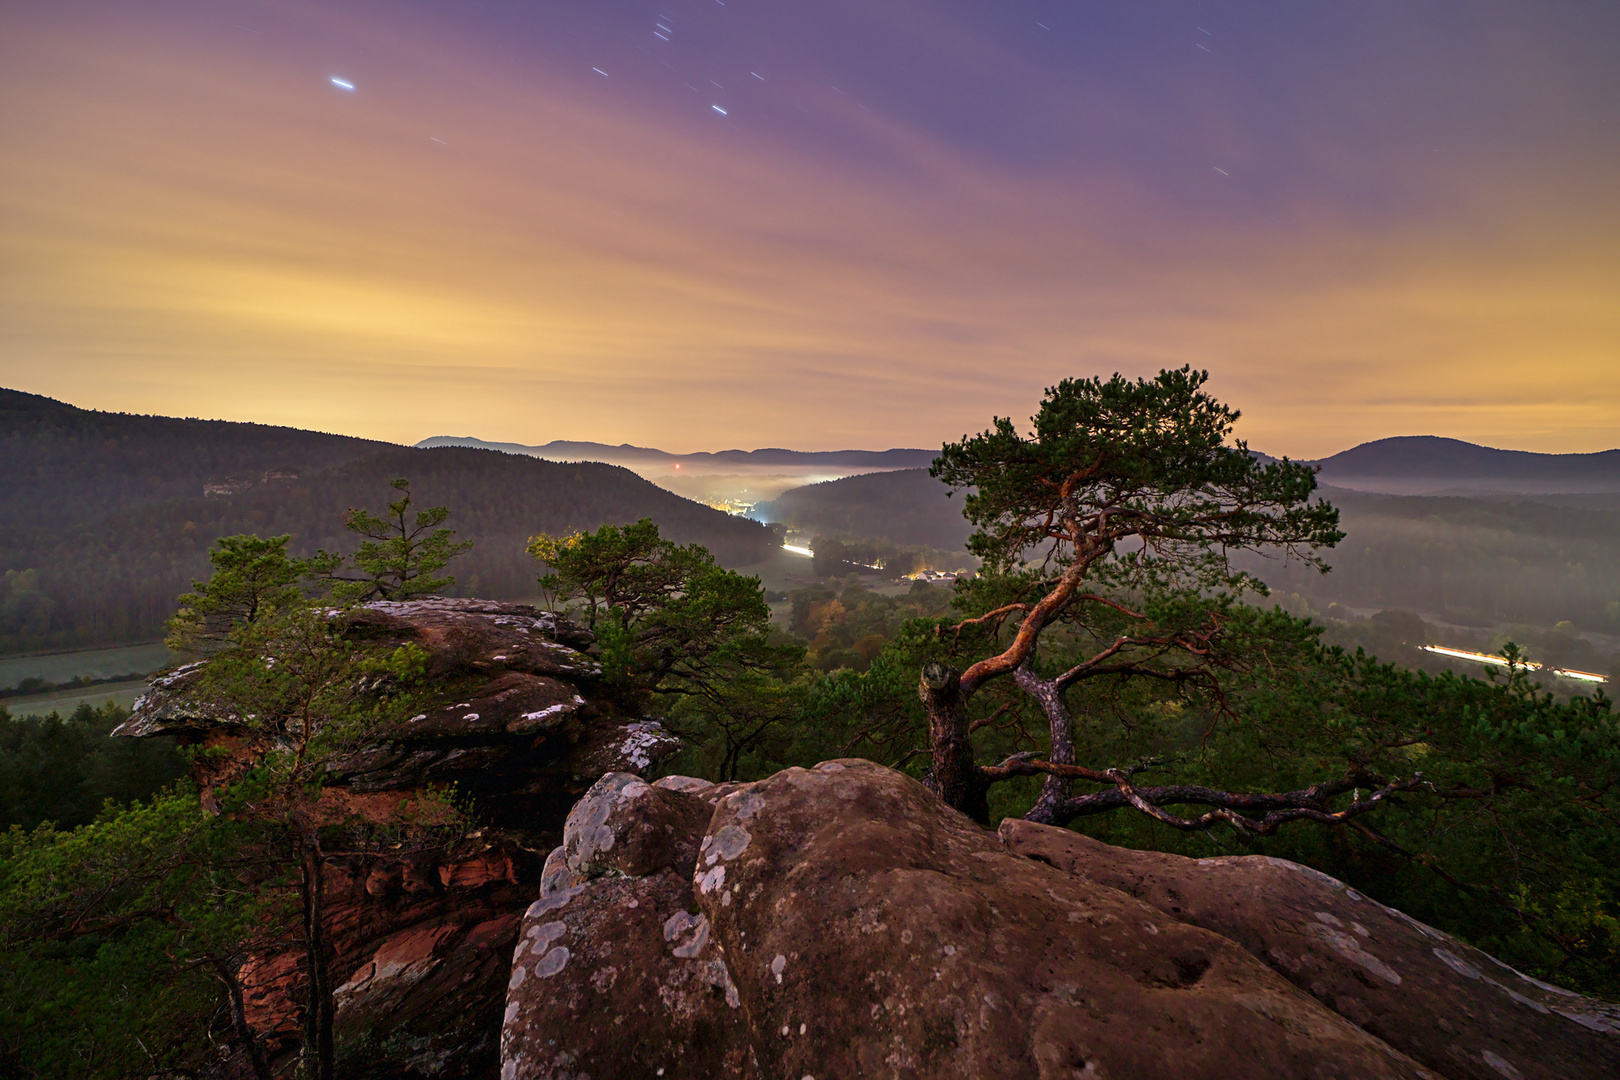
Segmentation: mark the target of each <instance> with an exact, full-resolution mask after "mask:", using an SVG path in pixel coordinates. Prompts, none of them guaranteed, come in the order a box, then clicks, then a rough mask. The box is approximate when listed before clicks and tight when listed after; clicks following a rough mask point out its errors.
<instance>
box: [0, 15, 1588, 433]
mask: <svg viewBox="0 0 1620 1080" xmlns="http://www.w3.org/2000/svg"><path fill="white" fill-rule="evenodd" d="M289 10H290V11H291V12H292V14H290V15H289V16H288V17H289V18H290V19H292V20H294V21H295V22H297V23H299V24H300V25H301V24H304V23H308V24H312V25H313V24H316V23H322V21H323V20H326V24H327V25H329V26H330V25H337V17H336V16H327V15H324V14H322V13H321V12H320V11H319V10H318V9H316V8H308V9H304V8H289ZM8 18H9V19H10V20H11V29H10V30H8V32H7V33H5V34H4V35H0V37H3V43H0V95H3V97H4V99H5V100H6V101H7V103H8V104H7V111H8V112H9V113H10V117H9V118H7V119H4V120H0V130H3V132H4V134H5V135H6V138H5V139H4V140H0V215H3V220H4V222H5V227H4V228H3V229H0V385H5V386H9V387H13V388H16V389H21V390H28V391H31V392H36V393H44V394H48V395H50V396H53V397H58V398H62V399H64V400H67V401H70V402H72V403H73V404H76V405H80V406H84V407H89V408H101V409H110V410H115V411H127V412H151V413H163V414H169V415H195V416H208V417H219V418H227V419H236V420H254V421H259V422H265V423H279V424H290V425H295V426H299V427H309V428H316V429H321V430H330V431H342V432H345V433H350V434H355V435H364V436H370V437H375V438H383V439H389V440H392V441H397V442H404V443H411V442H415V441H417V440H419V439H421V438H425V437H427V436H431V435H436V434H450V433H462V434H475V435H477V436H478V437H480V438H484V439H490V440H506V441H518V442H525V443H542V442H546V441H549V440H552V439H579V440H594V441H600V442H607V443H621V442H629V443H635V444H638V445H643V446H658V447H661V448H664V449H668V450H672V451H676V452H685V451H693V450H705V449H710V450H712V449H722V448H728V447H742V448H753V447H757V446H787V447H794V448H799V449H807V450H813V449H839V448H845V447H865V448H882V447H888V446H924V447H927V446H935V445H938V444H939V443H940V442H941V441H942V440H945V439H952V438H955V437H957V436H959V435H961V434H963V433H964V432H969V431H977V430H980V429H982V428H983V427H985V426H986V425H987V424H988V423H989V421H990V418H991V416H992V414H1002V415H1012V416H1014V417H1015V418H1019V419H1021V418H1023V417H1025V416H1028V415H1029V414H1030V413H1031V412H1032V411H1033V409H1034V406H1035V403H1036V400H1037V399H1038V397H1039V395H1040V392H1041V390H1042V388H1043V387H1045V386H1047V385H1049V384H1051V383H1053V382H1056V381H1057V380H1059V379H1061V378H1064V377H1067V376H1071V375H1091V374H1103V375H1106V374H1108V373H1110V372H1113V371H1115V370H1119V371H1124V372H1126V373H1128V374H1148V373H1151V372H1152V371H1154V370H1157V369H1158V368H1160V367H1166V366H1179V365H1180V364H1183V363H1191V364H1193V365H1194V366H1197V367H1206V368H1208V369H1210V370H1211V371H1212V373H1213V376H1214V377H1213V380H1212V388H1213V390H1214V392H1215V393H1216V394H1217V395H1218V396H1220V397H1221V398H1223V400H1226V401H1229V402H1230V403H1232V404H1233V405H1235V406H1237V407H1239V408H1241V409H1242V410H1243V412H1244V419H1243V423H1242V429H1241V431H1240V434H1241V435H1243V436H1244V437H1245V438H1246V439H1247V440H1248V441H1249V442H1250V444H1251V445H1253V446H1254V447H1255V448H1257V449H1263V450H1266V451H1267V452H1271V453H1277V454H1284V453H1286V454H1289V455H1291V456H1294V457H1296V458H1298V457H1304V458H1311V457H1319V456H1325V455H1327V454H1331V453H1334V452H1336V451H1338V450H1342V449H1345V448H1347V447H1349V446H1352V445H1355V444H1357V443H1360V442H1364V441H1368V440H1371V439H1376V438H1382V437H1385V436H1390V435H1403V434H1436V435H1449V436H1453V437H1457V438H1462V439H1466V440H1468V441H1471V442H1478V443H1484V444H1487V445H1493V446H1504V447H1511V448H1517V449H1528V450H1543V451H1558V452H1574V451H1594V450H1603V449H1608V448H1610V447H1613V446H1615V445H1620V434H1617V433H1620V379H1617V378H1615V377H1614V373H1615V371H1616V370H1617V369H1620V304H1616V303H1615V299H1614V297H1615V293H1616V285H1617V284H1620V245H1617V244H1616V243H1615V239H1616V233H1617V231H1620V230H1617V228H1616V226H1617V224H1620V212H1617V210H1616V207H1615V206H1614V204H1613V198H1612V193H1611V192H1608V191H1605V190H1601V189H1599V188H1597V187H1594V188H1593V189H1592V190H1583V189H1582V188H1581V184H1582V183H1583V182H1584V181H1581V180H1580V179H1579V178H1580V177H1583V176H1587V175H1588V174H1591V173H1593V172H1597V173H1601V172H1602V170H1601V169H1597V168H1596V166H1594V165H1593V163H1592V162H1586V163H1581V164H1580V167H1579V168H1575V169H1573V171H1572V173H1571V174H1570V175H1564V174H1562V173H1560V171H1559V169H1558V168H1556V166H1557V164H1558V163H1556V162H1548V163H1547V167H1546V168H1544V169H1541V170H1538V171H1537V172H1535V173H1534V174H1532V175H1521V174H1519V173H1514V172H1512V171H1510V170H1509V169H1508V168H1507V167H1506V166H1504V167H1503V168H1501V169H1497V170H1494V171H1493V170H1491V169H1488V168H1483V167H1480V166H1479V165H1478V164H1477V163H1474V162H1469V163H1467V168H1466V169H1462V170H1454V171H1444V170H1441V171H1437V172H1436V173H1435V174H1434V175H1431V176H1426V177H1424V178H1423V180H1422V184H1421V185H1420V190H1418V191H1417V192H1415V193H1414V194H1412V195H1411V201H1412V205H1413V206H1414V207H1415V209H1413V210H1411V211H1408V212H1402V213H1391V214H1387V215H1382V216H1379V217H1377V218H1376V219H1374V218H1367V219H1352V218H1349V217H1347V216H1345V215H1344V214H1343V213H1342V212H1340V211H1337V210H1335V209H1333V208H1332V207H1329V206H1326V205H1322V204H1320V203H1319V202H1318V201H1316V200H1314V199H1313V198H1312V197H1311V196H1310V195H1309V194H1308V193H1306V194H1300V195H1295V196H1291V197H1290V199H1289V201H1288V203H1287V204H1286V205H1284V206H1281V207H1278V208H1277V212H1276V213H1274V214H1270V215H1266V216H1263V217H1261V216H1253V217H1247V218H1234V219H1233V220H1229V221H1224V222H1214V221H1210V220H1208V219H1204V218H1199V217H1197V216H1194V215H1191V214H1189V213H1186V212H1184V211H1183V210H1182V209H1181V208H1179V207H1177V206H1176V205H1173V204H1170V203H1167V202H1165V201H1164V199H1163V198H1161V197H1159V196H1156V195H1155V194H1153V193H1152V192H1147V191H1143V190H1141V189H1140V188H1139V186H1137V185H1134V184H1133V183H1132V182H1131V181H1130V179H1129V178H1128V177H1126V176H1124V175H1121V174H1118V173H1117V172H1112V171H1110V170H1108V169H1101V168H1082V167H1081V166H1080V165H1078V164H1075V163H1066V162H1058V163H1047V164H1042V165H1040V166H1038V167H1037V166H1030V167H1028V168H1017V169H1015V168H1011V167H1010V166H1008V165H1007V164H1006V163H1005V162H996V161H993V160H988V159H985V158H982V157H979V156H976V155H973V154H969V153H965V152H963V151H962V150H961V149H959V148H953V147H952V146H950V145H947V144H946V143H944V142H942V141H940V140H938V139H936V138H933V137H931V136H930V135H929V134H927V133H925V132H923V131H920V130H915V129H913V128H909V127H907V126H905V125H903V124H900V123H899V122H897V121H895V120H893V119H891V118H888V117H886V116H884V115H883V114H882V113H881V112H872V113H860V112H856V110H855V108H854V106H852V105H845V104H841V103H839V102H836V101H834V102H832V103H831V104H829V105H827V106H826V107H827V108H829V109H831V108H842V109H845V110H847V112H848V113H849V115H848V117H847V124H848V125H849V130H850V131H852V132H854V134H853V135H852V136H851V137H852V138H858V139H862V140H865V142H866V144H869V145H870V146H871V147H873V148H874V149H873V151H872V154H873V157H872V159H871V160H869V161H863V160H860V159H859V158H858V157H856V156H846V157H834V156H830V155H822V154H818V153H816V152H815V151H814V148H813V147H807V146H804V145H796V144H793V143H791V142H788V141H785V140H777V139H773V138H771V137H769V136H766V135H757V136H756V135H749V136H747V137H745V136H743V135H738V134H735V133H734V132H733V131H732V130H731V129H728V128H721V127H716V128H713V129H712V130H697V129H695V128H693V127H691V126H690V125H688V126H687V127H681V126H680V125H679V124H676V123H673V122H670V121H669V120H668V118H667V117H663V116H660V115H656V114H650V113H648V112H647V111H645V110H644V109H638V108H636V107H634V106H633V105H631V104H630V103H628V102H627V101H620V100H617V99H615V98H613V97H611V96H605V97H603V98H602V99H600V100H596V101H588V100H586V99H584V98H583V97H582V95H581V93H580V92H579V91H578V89H577V88H576V87H575V86H573V84H570V83H566V82H559V81H557V80H555V79H552V78H550V77H549V76H547V75H546V74H544V73H539V72H526V71H523V70H521V69H519V68H518V67H516V66H514V65H513V64H511V63H510V62H505V61H500V60H497V59H492V58H491V57H488V56H485V55H481V54H479V53H478V52H477V51H476V50H475V49H474V48H473V47H472V46H471V45H469V44H468V43H467V42H465V41H462V42H460V43H457V41H456V39H455V38H454V37H449V38H445V37H442V36H439V34H440V33H441V31H442V28H428V29H418V30H415V31H413V30H412V29H410V28H400V29H397V30H389V31H388V32H387V33H386V34H383V33H381V32H379V35H378V37H377V40H376V41H375V42H373V46H374V48H373V54H372V55H371V56H370V67H371V70H370V71H369V72H365V73H363V74H365V75H366V76H367V77H362V73H356V74H353V76H352V78H353V85H354V87H355V89H354V90H353V91H352V92H349V91H347V90H345V89H343V88H342V87H341V86H338V87H334V86H333V85H331V84H330V82H329V79H330V77H331V76H332V74H333V73H332V72H328V71H326V70H325V69H324V68H323V67H322V66H321V65H320V63H319V62H318V61H319V59H320V58H318V57H308V58H300V62H301V66H300V65H291V66H289V65H288V64H286V63H271V62H270V61H269V60H268V59H267V58H266V57H265V56H264V55H261V54H258V53H253V52H251V51H249V50H247V49H246V48H245V47H244V46H241V45H240V44H239V43H233V42H230V41H224V42H211V43H210V48H209V49H206V50H198V49H197V48H195V43H193V42H186V41H183V40H173V39H171V38H170V37H167V36H165V34H164V33H163V32H162V28H161V26H148V25H145V24H140V23H138V21H137V20H136V19H135V18H134V17H133V16H128V15H127V13H126V15H125V17H123V19H122V21H120V19H119V17H114V16H109V18H108V20H107V21H106V22H103V23H100V24H97V25H96V26H94V27H89V28H85V27H83V26H81V25H79V24H70V23H69V22H68V21H67V20H65V19H64V18H59V17H55V16H53V15H52V14H51V13H50V12H49V11H48V10H41V11H38V12H35V13H33V14H32V16H31V17H29V18H24V17H22V16H8ZM356 32H358V31H356ZM304 61H307V62H304ZM423 72H427V73H429V74H431V75H432V76H433V78H432V80H431V84H430V83H429V82H428V81H418V82H413V81H411V79H410V78H408V77H407V75H409V74H410V73H418V76H419V77H420V78H421V79H423V80H426V76H422V75H420V73H423ZM344 77H345V78H348V77H350V76H349V75H345V76H344ZM447 86H449V87H455V88H456V89H455V90H454V92H445V91H444V90H443V88H444V87H447ZM603 93H604V94H608V93H609V91H607V90H604V91H603ZM807 93H808V91H807ZM824 96H825V95H824ZM818 100H819V99H818ZM1611 149H1612V148H1609V147H1607V146H1605V147H1600V148H1599V149H1598V150H1595V151H1594V153H1598V154H1600V155H1601V154H1605V153H1609V152H1610V150H1611ZM1327 152H1328V148H1326V147H1324V148H1323V153H1327ZM1598 164H1612V162H1599V163H1598ZM1571 177H1573V179H1572V178H1571ZM1504 208H1506V211H1507V212H1505V211H1504Z"/></svg>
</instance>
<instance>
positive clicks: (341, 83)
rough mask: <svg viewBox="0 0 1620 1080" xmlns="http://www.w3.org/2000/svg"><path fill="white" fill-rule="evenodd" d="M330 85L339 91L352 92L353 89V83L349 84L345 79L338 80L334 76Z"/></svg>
mask: <svg viewBox="0 0 1620 1080" xmlns="http://www.w3.org/2000/svg"><path fill="white" fill-rule="evenodd" d="M332 85H333V86H335V87H337V88H338V89H339V90H353V89H354V83H352V82H350V81H349V80H347V79H340V78H338V77H337V76H336V75H334V76H332Z"/></svg>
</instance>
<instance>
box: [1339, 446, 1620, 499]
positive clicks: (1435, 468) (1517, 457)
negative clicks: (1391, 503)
mask: <svg viewBox="0 0 1620 1080" xmlns="http://www.w3.org/2000/svg"><path fill="white" fill-rule="evenodd" d="M1315 464H1316V465H1317V466H1318V467H1319V468H1320V469H1321V479H1322V482H1323V483H1324V484H1333V485H1336V486H1338V487H1345V488H1355V489H1357V490H1361V491H1379V492H1384V493H1386V494H1391V495H1429V494H1435V495H1441V494H1464V493H1468V492H1499V493H1512V494H1524V495H1530V494H1549V493H1557V494H1578V493H1597V492H1620V450H1605V451H1603V452H1601V453H1596V454H1535V453H1530V452H1529V451H1525V450H1496V449H1492V448H1491V447H1489V446H1476V445H1474V444H1473V443H1466V442H1463V441H1461V440H1460V439H1444V438H1440V437H1438V436H1434V435H1403V436H1399V437H1396V438H1392V439H1378V440H1376V441H1374V442H1368V443H1362V444H1361V445H1360V446H1356V447H1353V448H1351V449H1349V450H1345V451H1343V452H1342V453H1338V454H1334V455H1333V456H1332V457H1329V458H1323V459H1322V460H1321V461H1318V462H1315Z"/></svg>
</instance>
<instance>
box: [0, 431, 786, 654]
mask: <svg viewBox="0 0 1620 1080" xmlns="http://www.w3.org/2000/svg"><path fill="white" fill-rule="evenodd" d="M399 476H405V477H409V479H410V480H411V485H412V492H413V494H414V496H415V499H416V504H417V505H418V506H420V507H428V506H435V505H443V506H448V507H450V508H451V511H452V514H451V517H450V520H449V522H448V523H447V525H448V527H450V528H454V529H455V530H456V531H457V535H458V537H459V538H461V539H470V540H473V541H474V542H475V546H474V548H473V550H472V551H471V552H469V553H468V554H467V555H465V556H463V557H462V558H461V559H459V560H458V561H457V563H456V567H455V573H456V578H457V586H456V591H457V592H458V593H459V594H461V595H472V594H476V595H479V596H484V597H490V598H494V599H502V598H512V597H520V596H532V595H534V594H535V591H536V586H535V575H536V572H537V569H538V568H537V566H536V564H535V561H534V560H533V559H532V558H531V557H529V556H528V555H527V554H525V552H524V543H525V541H526V540H527V539H528V537H529V536H531V535H533V534H534V533H537V532H549V533H567V532H572V531H574V530H576V529H594V528H596V527H597V526H599V525H602V524H604V523H610V522H614V523H616V522H626V521H635V520H638V519H640V518H643V517H650V518H652V519H653V520H654V521H656V522H658V524H659V525H660V526H661V527H662V528H663V530H664V534H665V535H666V536H668V537H670V538H671V539H675V540H677V541H679V542H681V543H694V542H695V543H701V544H703V545H704V546H706V547H708V548H709V549H710V550H711V551H713V552H714V553H715V555H716V556H717V557H718V558H719V559H720V560H721V561H723V562H725V563H729V564H731V565H742V564H746V563H751V562H757V561H759V560H761V559H763V558H764V557H765V556H766V555H767V554H768V553H769V551H770V549H771V547H772V546H773V545H774V543H775V541H774V539H773V538H772V536H771V534H770V532H769V531H768V530H767V529H766V528H765V527H764V526H762V525H760V524H758V523H757V522H752V521H746V520H743V519H741V518H734V517H729V516H727V515H726V514H723V513H721V512H720V511H717V510H711V509H709V508H708V507H706V506H701V505H699V504H697V503H693V502H690V501H688V500H686V499H683V498H681V497H679V496H677V495H673V494H671V493H669V492H667V491H664V490H663V489H661V488H658V487H655V486H653V485H652V484H650V483H648V482H647V481H645V480H643V479H641V478H640V477H638V476H636V475H635V474H634V473H632V472H630V471H629V470H627V469H623V468H619V467H617V466H613V465H602V464H592V463H580V464H559V463H556V462H550V461H541V460H538V459H535V458H530V457H525V456H520V455H509V454H501V453H495V452H491V451H486V450H465V449H459V448H449V447H447V448H441V449H431V450H414V449H405V448H399V449H393V450H387V451H384V452H382V453H379V454H374V455H372V456H369V457H366V458H364V459H361V460H359V461H353V462H350V463H348V464H345V465H341V466H339V467H337V468H335V469H331V470H328V471H326V472H323V473H318V474H316V475H313V476H306V477H302V478H300V479H298V480H296V481H292V482H285V483H273V484H261V485H259V486H258V487H255V488H253V489H251V490H248V491H246V492H243V493H241V494H238V495H232V496H224V497H214V498H202V497H192V498H184V499H173V500H168V501H164V502H160V503H156V504H155V505H149V506H144V507H138V508H135V509H130V510H126V511H123V512H119V513H114V514H112V515H109V516H107V517H104V518H102V519H100V520H97V521H93V522H85V523H80V524H76V525H70V526H66V527H48V526H40V525H34V526H30V525H28V524H27V523H25V522H19V521H17V520H16V519H11V520H8V521H7V522H6V523H5V524H3V525H0V567H4V568H6V573H5V579H4V583H3V585H0V590H3V591H0V650H3V651H6V652H24V651H31V650H40V649H55V648H74V647H80V646H88V645H96V644H104V643H110V642H124V641H136V640H142V639H150V638H155V637H158V636H160V635H161V634H162V630H163V623H164V621H165V620H166V619H167V618H168V617H169V616H170V615H171V614H173V613H174V598H175V596H176V595H177V594H179V593H181V592H184V591H185V590H186V589H187V588H188V587H189V585H190V583H191V581H192V580H193V579H194V578H199V577H206V576H207V573H208V555H207V553H208V550H209V548H210V547H211V546H212V545H213V543H214V540H215V539H216V538H218V537H220V536H229V535H233V534H237V533H257V534H258V535H261V536H279V535H282V534H284V533H285V534H289V535H291V536H292V541H291V543H290V545H289V546H290V548H291V550H292V551H293V552H294V553H295V554H298V555H308V554H312V553H313V552H314V551H315V550H316V549H318V548H325V549H327V550H331V551H348V550H349V549H350V548H351V547H352V546H353V538H352V536H350V535H349V534H348V533H347V531H346V530H345V528H344V524H343V520H344V518H343V515H344V512H345V511H346V510H347V509H349V508H350V507H364V508H368V509H370V510H373V511H380V510H381V509H382V508H383V506H384V505H385V504H386V503H387V502H388V501H389V498H390V497H391V496H393V495H394V494H395V493H394V492H393V491H392V489H390V488H389V487H388V481H389V480H391V479H393V478H394V477H399Z"/></svg>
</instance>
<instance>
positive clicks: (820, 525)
mask: <svg viewBox="0 0 1620 1080" xmlns="http://www.w3.org/2000/svg"><path fill="white" fill-rule="evenodd" d="M949 495H950V489H949V488H947V487H946V486H945V485H944V484H942V483H940V482H939V481H938V480H935V479H934V478H933V477H931V476H929V475H928V470H927V469H897V470H895V471H894V472H882V473H865V474H863V475H860V476H847V477H845V478H844V479H842V480H828V481H827V482H826V483H822V484H809V485H806V486H805V487H798V488H793V489H792V490H791V491H785V492H783V493H782V495H781V496H780V497H779V498H777V499H776V500H774V501H772V502H768V503H761V504H760V505H759V506H758V507H756V508H755V513H756V514H757V515H758V516H759V517H761V518H762V519H763V520H766V521H777V522H781V523H782V524H784V525H787V526H789V527H790V528H793V529H797V530H799V531H801V532H805V533H808V534H810V535H813V536H814V535H820V536H848V537H852V538H856V539H862V540H886V541H888V542H890V543H894V544H904V545H917V546H922V547H933V548H941V549H944V550H947V551H952V550H956V549H957V548H960V547H961V546H962V545H963V544H964V543H965V542H966V541H967V538H968V533H969V532H970V531H971V528H970V526H969V525H968V523H967V521H966V520H965V519H964V518H963V517H962V496H961V495H960V494H957V495H955V496H952V497H948V496H949Z"/></svg>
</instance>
